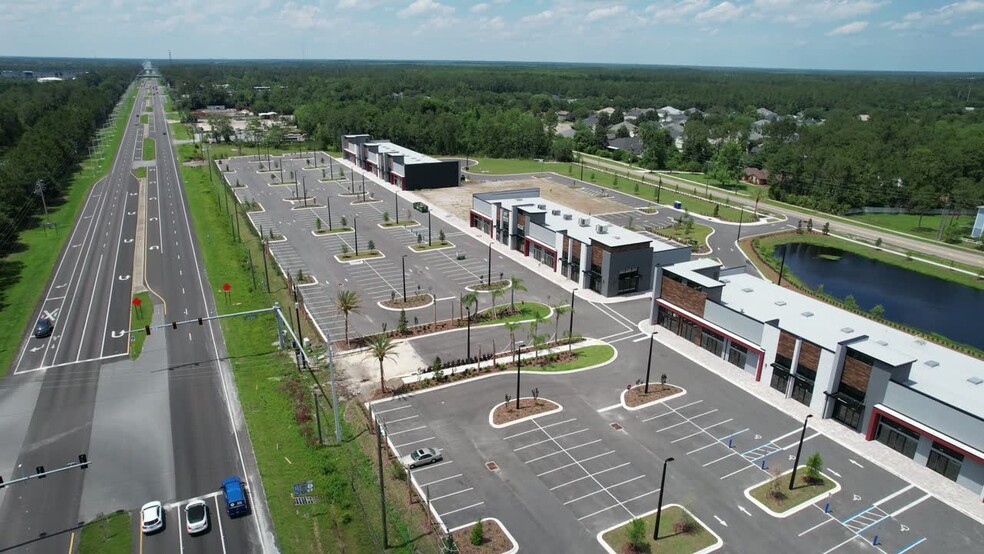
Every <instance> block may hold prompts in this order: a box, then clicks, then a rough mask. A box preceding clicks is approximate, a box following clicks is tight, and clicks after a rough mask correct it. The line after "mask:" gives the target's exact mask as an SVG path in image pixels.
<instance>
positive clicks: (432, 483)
mask: <svg viewBox="0 0 984 554" xmlns="http://www.w3.org/2000/svg"><path fill="white" fill-rule="evenodd" d="M414 473H416V470H414ZM461 475H462V474H461V473H457V474H455V475H452V476H450V477H442V478H440V479H438V480H437V481H431V482H430V483H424V484H422V485H420V486H421V487H429V486H431V485H436V484H437V483H440V482H442V481H447V480H448V479H454V478H456V477H461Z"/></svg>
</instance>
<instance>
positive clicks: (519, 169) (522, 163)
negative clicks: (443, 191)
mask: <svg viewBox="0 0 984 554" xmlns="http://www.w3.org/2000/svg"><path fill="white" fill-rule="evenodd" d="M459 157H460V158H464V156H459ZM469 159H470V160H471V161H472V164H473V165H471V166H469V167H470V168H471V169H469V171H471V172H472V173H491V174H495V175H504V174H509V173H539V172H541V171H556V172H557V173H561V172H563V173H566V172H567V167H568V166H569V165H570V164H567V163H548V162H538V161H536V160H526V159H522V160H521V159H512V158H474V157H473V158H469ZM476 161H477V162H478V163H477V164H475V162H476Z"/></svg>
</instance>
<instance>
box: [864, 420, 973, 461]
mask: <svg viewBox="0 0 984 554" xmlns="http://www.w3.org/2000/svg"><path fill="white" fill-rule="evenodd" d="M878 416H882V417H884V418H885V419H890V420H892V421H894V422H895V423H898V424H899V425H901V426H902V427H905V428H906V429H908V430H910V431H912V432H913V433H916V434H917V435H919V436H924V435H925V436H927V437H929V438H931V439H933V440H934V441H936V442H938V443H940V444H943V445H945V446H946V447H947V448H949V449H951V450H955V451H957V452H959V453H961V454H963V455H964V456H966V457H968V458H971V459H974V460H976V461H977V463H979V464H984V460H982V459H981V458H979V457H977V456H975V455H973V454H971V453H970V452H967V451H966V450H964V449H963V448H960V447H959V446H956V445H954V444H952V443H951V442H949V441H947V440H946V439H941V438H940V437H939V436H938V435H936V434H933V433H930V432H929V431H925V430H923V429H919V428H918V427H913V426H912V425H909V424H908V423H906V422H904V421H902V420H901V419H899V418H897V417H895V416H893V415H892V414H889V413H887V412H883V411H882V410H880V409H878V407H877V406H875V407H874V408H872V409H871V421H869V422H868V432H867V433H865V435H864V439H865V440H869V441H870V440H874V438H875V431H877V427H878Z"/></svg>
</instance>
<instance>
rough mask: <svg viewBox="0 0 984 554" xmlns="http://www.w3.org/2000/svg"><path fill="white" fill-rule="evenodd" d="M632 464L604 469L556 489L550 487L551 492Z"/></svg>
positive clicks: (558, 486) (626, 463)
mask: <svg viewBox="0 0 984 554" xmlns="http://www.w3.org/2000/svg"><path fill="white" fill-rule="evenodd" d="M630 463H631V462H625V463H624V464H619V465H617V466H612V467H610V468H608V469H603V470H601V471H596V472H594V473H592V474H590V475H585V476H584V477H578V478H577V479H574V480H573V481H568V482H566V483H562V484H560V485H557V486H556V487H550V490H557V489H559V488H562V487H566V486H567V485H570V484H572V483H577V482H578V481H583V480H584V479H588V478H590V477H594V476H595V475H601V474H602V473H607V472H609V471H614V470H616V469H618V468H620V467H625V466H627V465H629V464H630Z"/></svg>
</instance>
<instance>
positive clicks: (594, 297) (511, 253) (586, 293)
mask: <svg viewBox="0 0 984 554" xmlns="http://www.w3.org/2000/svg"><path fill="white" fill-rule="evenodd" d="M335 160H336V161H337V162H338V163H340V164H344V165H345V166H346V167H348V168H349V169H350V170H351V171H352V172H353V175H355V174H356V173H363V174H365V176H366V179H368V180H370V181H372V182H373V183H375V184H377V185H379V186H381V187H383V188H385V189H386V190H388V191H393V192H395V191H399V192H400V197H401V198H404V199H406V200H408V201H410V202H423V203H424V204H428V205H430V201H429V200H427V199H426V198H423V197H421V196H418V195H417V194H415V193H414V192H413V191H411V190H402V189H400V188H398V187H396V186H395V185H391V184H389V183H387V182H386V181H383V180H382V179H380V178H379V177H376V176H375V175H373V174H372V173H369V172H367V171H363V170H362V169H360V168H358V167H356V166H354V165H353V164H352V162H349V161H348V160H338V159H337V158H335ZM431 213H433V214H434V215H436V216H438V217H440V218H441V219H443V220H444V221H446V222H448V223H449V224H450V225H451V226H452V227H455V228H456V229H458V230H459V231H461V232H462V233H465V234H467V235H470V236H472V237H474V238H475V239H477V240H478V241H480V242H483V243H485V242H486V241H490V240H491V237H489V236H488V235H486V234H484V233H482V232H481V231H479V230H478V229H476V228H474V227H470V226H469V225H468V222H467V221H463V220H462V219H461V218H459V217H457V216H455V215H453V214H451V213H450V212H447V211H445V210H433V209H432V210H431ZM492 249H493V250H494V251H496V252H497V253H499V254H500V255H502V256H505V257H508V258H510V259H512V260H513V261H515V262H516V263H518V264H520V265H522V266H524V267H526V268H527V269H529V270H530V271H532V272H534V273H536V274H537V275H539V276H541V277H543V278H544V279H546V280H548V281H550V282H551V283H553V284H555V285H557V286H558V287H560V288H562V289H564V290H566V291H567V292H571V291H573V290H574V289H577V293H576V295H577V296H578V297H579V298H583V299H585V300H587V301H588V302H591V303H595V304H617V303H619V302H631V301H633V300H638V299H640V298H651V297H652V292H651V291H646V292H643V293H638V294H629V295H624V296H616V297H612V298H609V297H607V296H602V295H601V294H599V293H597V292H595V291H593V290H590V289H583V288H580V287H578V286H577V284H576V283H574V281H571V280H570V279H568V278H567V277H564V276H563V275H561V274H560V273H555V272H552V271H550V272H543V271H540V269H541V268H542V264H540V263H538V262H536V261H534V260H533V259H532V258H530V257H528V256H524V255H523V254H522V253H520V252H519V251H518V250H512V249H510V248H509V247H508V246H506V245H505V244H502V243H500V242H498V241H494V240H493V241H492Z"/></svg>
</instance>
